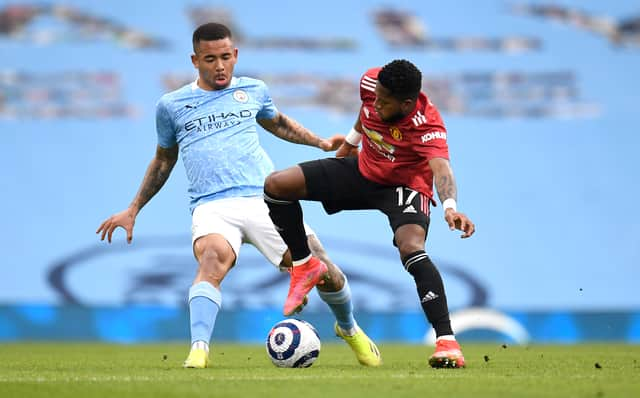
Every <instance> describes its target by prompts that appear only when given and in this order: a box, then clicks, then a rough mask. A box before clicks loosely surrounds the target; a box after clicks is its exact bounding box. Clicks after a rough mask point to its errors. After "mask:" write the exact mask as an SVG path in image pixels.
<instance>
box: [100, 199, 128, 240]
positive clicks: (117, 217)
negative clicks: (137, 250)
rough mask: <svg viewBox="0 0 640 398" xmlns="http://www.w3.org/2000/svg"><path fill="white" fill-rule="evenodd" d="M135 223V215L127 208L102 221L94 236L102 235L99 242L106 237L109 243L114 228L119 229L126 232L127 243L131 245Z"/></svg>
mask: <svg viewBox="0 0 640 398" xmlns="http://www.w3.org/2000/svg"><path fill="white" fill-rule="evenodd" d="M135 223H136V213H135V211H134V210H133V209H132V208H127V209H126V210H124V211H121V212H120V213H117V214H114V215H112V216H111V217H109V218H107V219H106V220H104V221H103V223H102V224H100V226H99V227H98V230H97V231H96V234H99V233H102V236H100V240H104V237H105V236H106V237H107V241H108V242H109V243H111V236H112V235H113V231H115V229H116V228H118V227H121V228H123V229H124V230H125V231H127V243H131V241H132V240H133V226H134V225H135Z"/></svg>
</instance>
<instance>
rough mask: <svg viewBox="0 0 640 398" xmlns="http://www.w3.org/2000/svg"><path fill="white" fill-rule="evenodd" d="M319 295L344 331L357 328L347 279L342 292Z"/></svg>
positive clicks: (319, 292)
mask: <svg viewBox="0 0 640 398" xmlns="http://www.w3.org/2000/svg"><path fill="white" fill-rule="evenodd" d="M318 295H319V296H320V298H321V299H322V301H324V302H325V303H327V304H328V305H329V308H331V311H332V312H333V315H334V316H335V317H336V321H337V322H338V326H340V328H341V329H342V330H344V331H350V330H352V329H353V328H355V326H356V320H355V319H354V318H353V303H352V302H351V289H350V288H349V282H348V281H347V279H346V278H345V280H344V286H343V287H342V290H339V291H337V292H321V291H320V290H318Z"/></svg>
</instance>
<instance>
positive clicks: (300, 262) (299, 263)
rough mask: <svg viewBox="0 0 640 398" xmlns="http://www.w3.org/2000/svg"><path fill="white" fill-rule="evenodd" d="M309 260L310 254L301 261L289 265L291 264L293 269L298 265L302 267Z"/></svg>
mask: <svg viewBox="0 0 640 398" xmlns="http://www.w3.org/2000/svg"><path fill="white" fill-rule="evenodd" d="M309 260H311V254H309V255H308V256H307V257H305V258H303V259H301V260H297V261H292V262H291V263H292V264H293V266H294V267H297V266H299V265H303V264H306V262H307V261H309Z"/></svg>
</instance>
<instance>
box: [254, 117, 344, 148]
mask: <svg viewBox="0 0 640 398" xmlns="http://www.w3.org/2000/svg"><path fill="white" fill-rule="evenodd" d="M258 123H259V124H260V126H262V127H263V128H264V129H265V130H267V131H269V132H270V133H271V134H273V135H275V136H276V137H278V138H282V139H283V140H285V141H289V142H293V143H296V144H303V145H309V146H315V147H318V148H320V149H322V150H324V151H335V150H336V149H338V147H339V146H340V145H341V144H342V143H343V142H344V136H341V135H334V136H333V137H331V138H328V139H324V138H320V137H318V136H317V135H315V134H314V133H313V132H311V131H310V130H309V129H307V128H305V127H304V126H303V125H301V124H300V123H298V122H296V121H295V120H293V119H291V118H290V117H288V116H287V115H285V114H283V113H280V112H278V114H277V115H276V117H274V118H273V119H258Z"/></svg>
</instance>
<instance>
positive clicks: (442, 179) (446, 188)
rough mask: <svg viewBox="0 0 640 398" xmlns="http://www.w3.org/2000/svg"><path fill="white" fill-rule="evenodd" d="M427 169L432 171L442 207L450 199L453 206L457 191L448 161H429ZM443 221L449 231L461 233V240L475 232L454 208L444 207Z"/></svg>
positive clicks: (437, 159)
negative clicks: (455, 230)
mask: <svg viewBox="0 0 640 398" xmlns="http://www.w3.org/2000/svg"><path fill="white" fill-rule="evenodd" d="M429 167H431V170H432V171H433V179H434V182H435V185H436V191H437V192H438V198H439V199H440V202H441V203H442V204H443V205H444V204H445V201H447V200H448V199H451V200H453V203H454V204H455V201H456V200H457V196H458V190H457V188H456V181H455V178H454V177H453V170H452V169H451V165H450V164H449V161H448V160H447V159H444V158H434V159H431V160H429ZM444 219H445V221H446V222H447V224H448V225H449V228H450V229H451V230H454V229H457V230H459V231H462V232H463V234H462V235H461V236H460V237H461V238H468V237H470V236H471V235H473V233H474V232H475V225H473V222H472V221H471V220H470V219H469V217H467V216H466V215H465V214H464V213H460V212H458V211H457V209H456V208H455V206H454V207H446V206H445V210H444Z"/></svg>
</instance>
